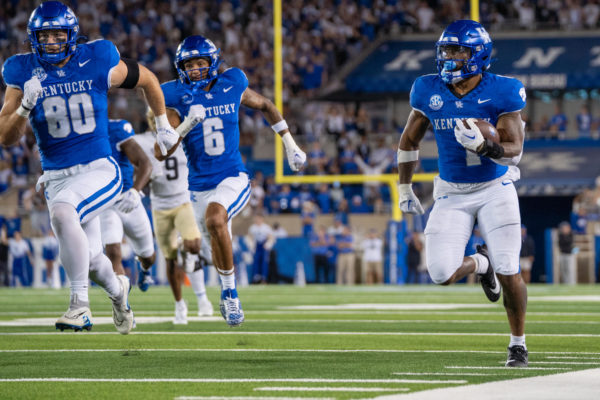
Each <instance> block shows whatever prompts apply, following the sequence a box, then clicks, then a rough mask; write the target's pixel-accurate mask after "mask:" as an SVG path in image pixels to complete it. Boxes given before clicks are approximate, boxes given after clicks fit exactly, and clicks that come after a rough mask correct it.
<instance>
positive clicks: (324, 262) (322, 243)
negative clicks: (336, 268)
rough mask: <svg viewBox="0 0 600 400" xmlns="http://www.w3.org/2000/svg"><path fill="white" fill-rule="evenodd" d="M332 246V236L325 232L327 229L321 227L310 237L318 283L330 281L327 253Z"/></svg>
mask: <svg viewBox="0 0 600 400" xmlns="http://www.w3.org/2000/svg"><path fill="white" fill-rule="evenodd" d="M330 244H331V238H330V236H329V235H328V234H327V233H326V232H325V227H324V226H322V225H320V226H319V227H318V228H317V230H316V232H313V233H312V235H311V237H310V249H311V252H312V254H313V258H314V263H315V275H316V276H315V278H316V281H317V283H327V282H328V281H329V260H328V258H327V252H328V250H329V245H330Z"/></svg>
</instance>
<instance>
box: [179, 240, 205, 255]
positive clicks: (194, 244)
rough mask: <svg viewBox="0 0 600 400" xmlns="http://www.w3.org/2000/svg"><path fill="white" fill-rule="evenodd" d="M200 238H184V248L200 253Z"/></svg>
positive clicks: (193, 252) (190, 251)
mask: <svg viewBox="0 0 600 400" xmlns="http://www.w3.org/2000/svg"><path fill="white" fill-rule="evenodd" d="M200 248H201V245H200V240H184V241H183V249H184V250H185V251H187V252H188V253H192V254H198V253H200Z"/></svg>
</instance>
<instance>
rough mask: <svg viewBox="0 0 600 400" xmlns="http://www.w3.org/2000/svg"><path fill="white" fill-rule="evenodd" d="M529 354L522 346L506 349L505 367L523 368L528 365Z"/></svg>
mask: <svg viewBox="0 0 600 400" xmlns="http://www.w3.org/2000/svg"><path fill="white" fill-rule="evenodd" d="M528 355H529V353H528V352H527V349H526V348H525V347H524V346H511V347H509V348H508V358H507V359H506V364H504V366H505V367H516V368H524V367H527V366H528V365H529V359H528Z"/></svg>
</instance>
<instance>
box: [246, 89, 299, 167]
mask: <svg viewBox="0 0 600 400" xmlns="http://www.w3.org/2000/svg"><path fill="white" fill-rule="evenodd" d="M241 103H242V104H243V105H245V106H246V107H250V108H254V109H255V110H260V111H261V112H262V113H263V115H264V117H265V119H266V120H267V122H268V123H269V124H270V125H271V128H273V130H274V131H275V132H277V133H278V134H279V136H281V139H282V140H283V145H284V146H285V152H286V155H287V159H288V163H289V165H290V168H291V169H292V171H300V170H301V169H302V167H303V166H304V164H305V163H306V153H304V151H302V150H301V149H300V147H298V145H297V144H296V142H295V141H294V138H293V137H292V134H291V133H290V130H289V129H288V125H287V123H286V122H285V120H284V119H283V116H282V115H281V113H280V112H279V110H278V109H277V107H275V104H273V102H272V101H271V100H269V99H267V98H266V97H264V96H262V95H260V94H258V93H256V92H255V91H254V90H252V89H250V88H247V89H246V90H244V93H243V94H242V101H241Z"/></svg>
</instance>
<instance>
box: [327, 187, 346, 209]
mask: <svg viewBox="0 0 600 400" xmlns="http://www.w3.org/2000/svg"><path fill="white" fill-rule="evenodd" d="M329 196H330V198H331V202H332V203H333V204H332V205H333V209H334V210H338V209H339V206H340V203H341V202H342V201H345V199H344V190H343V189H342V185H341V184H340V183H339V182H333V184H332V185H331V190H330V191H329Z"/></svg>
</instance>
